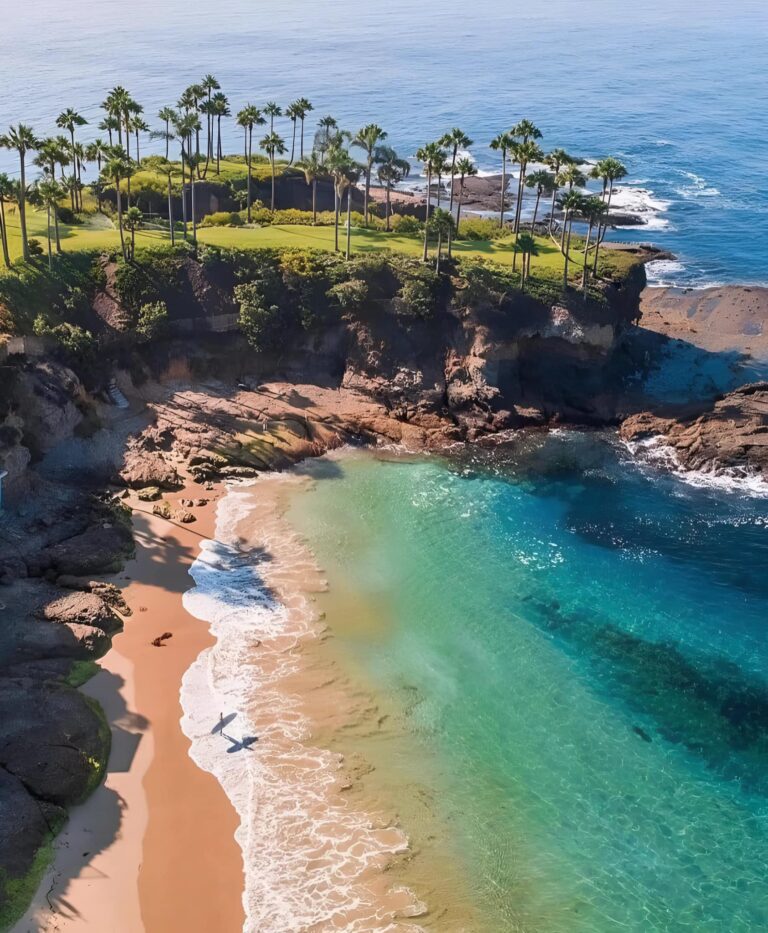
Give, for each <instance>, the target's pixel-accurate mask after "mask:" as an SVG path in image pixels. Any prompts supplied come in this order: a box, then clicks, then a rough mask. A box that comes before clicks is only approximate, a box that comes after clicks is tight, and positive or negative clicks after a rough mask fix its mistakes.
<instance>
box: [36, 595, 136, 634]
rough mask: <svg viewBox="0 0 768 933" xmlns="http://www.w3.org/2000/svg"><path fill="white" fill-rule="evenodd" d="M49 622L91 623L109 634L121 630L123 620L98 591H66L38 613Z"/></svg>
mask: <svg viewBox="0 0 768 933" xmlns="http://www.w3.org/2000/svg"><path fill="white" fill-rule="evenodd" d="M37 615H38V617H39V618H41V619H47V620H48V621H49V622H66V623H69V624H71V623H78V624H82V625H90V626H93V627H95V628H98V629H101V630H102V631H103V632H106V633H107V634H108V635H112V634H114V633H115V632H119V631H120V630H121V629H122V627H123V626H122V622H121V621H120V619H119V618H118V617H117V616H116V615H115V613H114V612H113V611H112V610H111V609H110V607H109V606H108V605H107V604H106V603H105V602H104V600H103V599H102V598H101V597H100V596H97V595H96V593H78V592H75V593H66V594H65V595H64V596H59V597H58V599H54V600H52V601H51V602H48V603H46V604H45V605H44V606H43V607H42V608H41V609H40V610H38V613H37Z"/></svg>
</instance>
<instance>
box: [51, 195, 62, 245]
mask: <svg viewBox="0 0 768 933" xmlns="http://www.w3.org/2000/svg"><path fill="white" fill-rule="evenodd" d="M53 229H54V230H55V231H56V252H57V253H60V252H61V239H60V237H59V212H58V211H57V210H56V205H55V204H54V206H53Z"/></svg>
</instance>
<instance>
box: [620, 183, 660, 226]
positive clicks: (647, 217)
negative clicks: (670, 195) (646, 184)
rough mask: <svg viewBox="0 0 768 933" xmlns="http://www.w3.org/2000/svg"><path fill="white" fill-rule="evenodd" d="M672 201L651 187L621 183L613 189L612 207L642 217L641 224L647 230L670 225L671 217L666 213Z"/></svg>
mask: <svg viewBox="0 0 768 933" xmlns="http://www.w3.org/2000/svg"><path fill="white" fill-rule="evenodd" d="M670 204H671V202H670V201H665V200H664V199H663V198H659V197H657V196H656V195H655V194H654V193H653V192H652V191H651V190H650V189H649V188H641V187H636V186H634V185H620V186H619V187H616V188H614V189H613V197H612V198H611V209H612V210H616V211H626V213H628V214H634V215H636V216H637V217H638V218H640V220H641V223H640V224H634V225H632V226H642V227H643V229H645V230H664V229H666V228H667V227H669V218H667V217H665V216H664V214H665V213H666V211H667V210H668V209H669V207H670Z"/></svg>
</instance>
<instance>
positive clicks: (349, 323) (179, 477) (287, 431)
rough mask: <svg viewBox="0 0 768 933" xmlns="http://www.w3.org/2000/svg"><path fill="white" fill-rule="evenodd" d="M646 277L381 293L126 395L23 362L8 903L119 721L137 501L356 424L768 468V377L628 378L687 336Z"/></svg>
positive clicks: (189, 516)
mask: <svg viewBox="0 0 768 933" xmlns="http://www.w3.org/2000/svg"><path fill="white" fill-rule="evenodd" d="M638 269H639V270H640V273H641V272H642V269H641V267H638ZM643 285H644V277H643V276H642V274H640V275H638V276H637V277H635V278H630V279H629V280H628V281H626V282H625V283H623V285H622V286H621V287H620V288H613V290H609V292H608V295H607V299H608V300H607V303H606V304H605V305H592V304H588V305H585V306H583V307H579V308H576V307H571V308H566V307H560V306H551V307H548V306H545V305H542V304H540V303H538V302H536V301H535V300H533V299H531V298H529V297H527V296H519V297H518V298H517V299H516V300H515V302H514V304H513V305H512V306H509V307H507V306H504V304H503V302H502V303H501V305H500V306H496V307H494V306H492V305H489V304H487V303H481V304H480V305H478V306H473V307H463V308H459V309H453V310H450V311H448V312H446V313H444V314H442V315H441V316H440V317H439V318H438V319H437V320H434V321H429V322H422V321H409V322H407V323H404V322H402V321H400V320H398V318H397V316H396V315H394V314H391V313H382V312H381V309H379V308H377V309H376V310H375V312H374V311H371V312H370V313H369V312H366V311H361V312H360V313H358V314H356V315H351V316H348V317H347V319H346V320H345V321H344V322H343V324H342V325H341V326H339V327H336V328H335V329H333V330H332V331H329V332H327V333H324V334H323V335H322V336H321V337H319V338H313V339H312V342H311V343H309V344H307V345H305V346H301V347H297V348H295V349H294V351H293V352H291V353H289V354H282V355H281V356H280V357H279V358H278V359H267V360H261V361H259V362H258V363H255V362H254V360H253V355H252V354H249V353H248V351H247V348H245V347H244V345H243V342H242V340H241V339H240V338H239V336H238V335H222V336H221V338H217V340H216V341H214V342H210V341H209V342H207V344H206V346H205V347H202V346H200V345H199V344H191V343H190V342H189V341H185V340H176V341H173V342H172V343H171V345H170V346H169V348H168V350H167V352H165V353H164V354H163V355H162V357H161V358H160V359H159V360H154V361H151V360H149V361H148V362H147V369H146V372H145V373H144V374H143V376H144V377H143V379H142V381H141V384H137V383H135V382H134V381H133V379H132V377H131V375H130V374H129V373H128V372H127V371H121V372H119V373H118V374H117V378H118V383H119V385H120V387H121V389H122V390H123V391H124V393H125V395H126V396H127V398H128V400H129V403H130V409H129V410H128V411H127V412H123V413H117V412H115V411H114V409H113V408H111V407H110V406H109V405H107V404H105V403H104V402H103V401H101V400H99V399H96V398H93V397H91V396H89V393H87V392H86V390H85V389H84V388H83V386H82V384H81V383H80V382H79V380H78V379H77V377H76V376H75V375H74V373H72V372H71V371H69V370H67V369H66V368H65V367H62V366H61V365H60V364H57V363H54V362H53V361H51V360H42V361H36V362H35V361H30V362H28V363H27V364H26V365H25V366H23V367H22V368H21V369H20V370H19V373H18V380H17V383H16V386H15V389H14V391H15V392H16V393H17V396H16V398H17V404H15V405H14V406H12V407H13V412H12V414H11V415H9V416H8V417H7V418H6V420H5V423H4V424H3V425H0V430H2V431H3V434H2V437H1V438H0V440H2V448H1V449H0V466H2V467H3V468H4V469H6V470H8V472H9V476H8V491H9V494H10V497H9V505H10V507H9V508H8V510H7V511H6V512H5V513H3V514H2V517H0V532H2V533H1V534H0V584H2V585H1V586H0V604H2V614H3V621H4V626H3V631H2V637H1V638H0V710H3V711H5V712H6V713H7V715H5V716H3V717H2V727H0V867H1V868H2V869H3V871H2V872H0V902H3V903H5V904H6V905H9V906H7V907H6V908H5V909H6V911H7V916H8V917H11V916H12V915H13V914H14V913H17V912H18V905H19V904H20V903H21V904H22V906H23V902H24V901H25V900H28V899H29V896H31V893H32V891H33V889H34V886H35V882H36V879H37V878H38V877H39V873H40V869H41V867H43V866H44V862H45V853H46V851H47V847H48V846H49V843H50V840H51V838H52V837H53V835H55V833H56V831H57V830H58V829H59V828H60V826H61V825H62V823H63V822H64V820H65V819H66V808H67V807H68V806H71V805H72V804H74V803H76V802H77V801H79V800H81V799H83V797H84V796H86V795H87V794H88V793H89V792H90V790H92V789H93V787H94V786H95V785H96V784H97V783H98V782H99V780H100V779H101V777H102V775H103V772H104V767H105V763H106V760H107V757H108V754H109V731H108V729H105V722H104V718H103V715H102V714H101V713H100V711H99V709H98V708H95V707H94V705H93V704H92V703H90V702H88V701H87V700H86V698H85V697H84V696H83V695H82V694H81V693H79V692H78V690H77V689H76V687H77V685H78V684H80V683H82V682H83V680H84V679H86V678H87V677H88V675H89V674H90V673H92V672H93V670H95V665H94V662H95V661H96V660H97V659H98V658H99V657H101V656H103V654H104V653H105V652H106V651H108V650H109V647H110V643H111V641H110V640H111V636H112V635H113V634H114V633H115V632H117V631H119V630H120V629H121V627H122V626H123V624H124V623H125V620H126V619H127V618H128V617H129V615H130V609H129V608H128V606H126V604H125V602H124V601H123V600H122V597H121V595H120V591H119V590H118V589H117V587H115V586H114V585H113V584H111V583H110V582H109V580H108V579H107V578H108V577H109V575H110V574H114V572H115V571H117V570H119V568H120V567H122V565H123V563H124V561H125V560H126V559H127V558H128V557H129V556H130V554H131V553H132V550H133V538H132V530H131V517H130V516H131V513H130V505H131V504H133V505H136V504H138V503H139V502H142V506H143V507H146V508H148V509H151V510H152V511H154V512H155V514H156V515H158V516H160V517H162V518H163V519H164V520H167V521H171V522H174V523H182V524H183V523H189V522H193V521H194V519H195V508H196V505H197V503H198V502H199V501H202V500H204V499H205V497H206V491H207V486H208V485H209V484H210V483H212V482H214V481H220V480H226V479H229V478H238V477H250V476H254V475H256V474H257V473H259V472H261V471H264V470H273V469H278V470H279V469H283V468H285V467H287V466H289V465H290V464H293V463H295V462H297V461H298V460H301V459H303V458H306V457H312V456H317V455H320V454H322V453H323V452H325V451H327V450H330V449H333V448H335V447H338V446H341V445H344V444H350V443H351V444H372V443H378V442H382V441H383V442H390V443H399V444H403V445H404V446H406V447H408V448H410V449H412V450H423V449H445V448H447V447H449V446H450V445H453V444H456V443H457V442H458V443H474V442H477V441H481V440H482V439H483V438H486V437H492V436H493V435H494V434H496V433H497V432H500V431H508V430H509V429H523V428H526V427H532V428H541V427H543V426H546V425H548V424H563V423H567V424H573V425H589V426H602V425H617V424H619V423H620V422H622V421H623V424H622V426H621V436H622V437H623V438H625V439H627V440H637V439H640V438H647V437H652V436H655V437H660V438H663V439H665V442H666V443H669V444H670V445H671V446H672V447H674V449H675V450H676V452H677V454H678V456H679V459H680V462H681V464H682V465H683V466H684V467H686V468H689V469H701V468H705V469H714V470H720V469H733V468H736V469H744V470H749V471H756V472H760V473H762V475H763V476H765V478H766V479H768V383H763V384H759V385H753V386H748V387H744V388H740V389H738V390H737V391H735V392H732V393H731V394H723V393H721V394H720V395H719V396H718V395H716V396H715V397H714V398H712V397H709V398H706V399H698V400H692V401H690V402H689V404H688V406H687V407H686V408H685V409H684V410H683V409H682V408H681V409H679V410H678V411H674V412H673V411H670V410H669V408H668V406H667V407H666V408H665V407H664V406H659V405H656V404H655V403H654V402H653V399H651V398H649V397H648V396H646V395H643V394H642V392H641V393H640V394H639V395H638V393H637V392H635V393H634V394H632V393H628V392H627V391H626V389H625V382H626V379H627V373H628V371H629V369H630V368H631V367H633V366H638V365H639V366H640V367H641V368H642V367H643V366H646V367H647V368H651V369H652V367H653V365H654V364H653V362H652V361H651V362H649V361H648V360H647V359H645V358H644V355H646V354H647V351H646V350H644V349H642V348H643V347H645V346H646V343H643V340H646V341H647V339H648V335H649V334H650V335H652V336H653V337H654V339H657V340H659V341H661V342H662V344H663V347H664V348H665V351H666V350H668V349H669V348H670V347H674V346H676V342H675V341H679V338H676V337H674V336H672V331H673V329H674V328H676V327H677V326H678V324H677V323H675V322H676V321H678V318H677V317H676V318H674V321H672V323H671V324H670V325H669V328H668V329H669V330H670V333H665V330H666V329H667V323H666V322H667V317H669V315H667V312H666V311H664V312H660V311H659V307H660V304H659V302H660V299H659V297H658V295H656V294H649V292H646V293H645V294H644V300H643V307H644V308H646V307H648V308H650V309H652V310H650V311H649V312H648V313H647V315H646V312H645V311H643V312H642V313H641V310H640V304H639V302H640V291H641V289H642V287H643ZM729 297H730V299H731V300H732V303H733V306H738V307H742V306H743V299H744V295H743V291H742V290H737V289H733V290H731V291H729V290H721V294H720V295H719V297H718V301H719V302H720V304H719V305H718V307H721V308H722V307H724V304H723V303H724V302H725V303H727V302H728V301H729ZM754 297H755V301H756V302H757V303H756V304H754V308H753V310H751V311H750V312H749V314H748V315H747V316H746V317H745V316H744V315H743V314H742V316H741V317H739V318H738V321H739V322H740V323H738V326H737V325H734V329H739V328H740V329H741V331H742V333H741V339H742V346H746V345H747V344H746V340H747V339H749V340H750V341H752V343H753V344H755V343H757V342H758V338H760V335H758V334H756V333H755V330H756V328H757V327H758V324H759V326H760V328H762V325H763V322H764V320H765V318H766V317H767V316H768V315H767V314H766V313H765V311H764V308H765V307H768V305H764V304H763V300H764V298H765V296H764V295H763V294H762V293H760V294H759V295H757V296H754ZM711 298H712V296H709V297H708V298H707V297H704V296H698V298H697V300H698V302H699V304H698V305H697V307H698V308H699V309H701V308H704V309H710V310H711V300H710V299H711ZM664 300H665V301H667V300H669V301H671V299H668V298H666V297H665V299H664ZM691 300H692V299H691V297H690V296H682V297H681V298H680V303H679V304H675V303H674V302H673V304H674V306H675V307H677V308H680V307H682V303H683V302H689V305H688V306H687V307H688V311H681V312H680V314H681V315H683V316H687V320H691V319H695V314H694V315H693V318H692V315H691V313H690V301H691ZM702 302H703V303H702ZM707 302H709V303H707ZM670 307H671V305H670ZM752 307H753V306H752V305H750V308H752ZM733 314H734V315H735V314H736V312H735V311H734V312H733ZM660 315H661V316H660ZM665 315H666V316H665ZM725 316H726V317H727V314H726V315H725ZM747 318H749V319H747ZM680 319H682V318H680ZM718 320H720V318H719V317H718ZM732 320H735V318H734V317H733V315H732ZM646 325H647V326H646ZM761 333H762V331H761ZM689 336H690V337H691V338H692V339H693V338H695V337H696V336H697V335H696V334H695V333H693V334H690V335H689ZM704 336H706V337H707V340H709V339H711V331H710V329H706V330H704V331H703V332H702V340H701V341H700V342H701V343H702V347H701V349H702V352H715V351H714V350H712V351H707V350H705V347H704ZM731 336H732V338H733V339H734V340H736V339H737V337H738V336H739V335H731ZM751 345H752V344H750V346H751ZM760 346H762V344H760ZM638 347H640V348H641V349H640V350H638ZM192 358H194V362H195V365H194V367H193V368H194V374H193V368H192V367H191V366H190V360H191V359H192ZM249 360H250V367H251V370H250V371H252V373H253V375H251V376H240V377H238V379H237V381H236V382H235V381H234V380H233V378H232V373H233V372H238V373H241V374H242V373H248V372H249V362H248V361H249ZM91 421H94V422H97V423H98V425H99V426H98V427H97V428H96V429H95V430H94V429H93V428H91V427H89V422H91ZM86 428H87V429H86ZM33 461H34V462H33ZM189 482H192V483H194V484H196V488H198V489H199V496H197V495H195V496H192V497H191V498H190V499H189V501H186V500H185V501H183V502H178V503H174V505H173V506H171V505H170V504H169V502H168V501H167V499H166V496H167V494H168V492H169V491H177V490H178V489H179V488H181V486H182V484H184V483H189ZM142 500H143V501H142ZM144 503H146V506H144ZM127 504H128V506H127ZM127 624H130V621H129V622H128V623H127ZM20 710H23V713H21V714H20V713H19V711H20ZM11 711H14V714H13V715H11ZM65 737H66V738H65ZM3 885H4V886H5V887H4V888H3Z"/></svg>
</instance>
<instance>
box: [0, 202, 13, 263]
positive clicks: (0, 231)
mask: <svg viewBox="0 0 768 933" xmlns="http://www.w3.org/2000/svg"><path fill="white" fill-rule="evenodd" d="M0 240H2V244H3V260H4V262H5V264H6V266H8V268H10V266H11V257H10V255H9V253H8V227H7V226H6V223H5V198H3V197H0Z"/></svg>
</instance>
